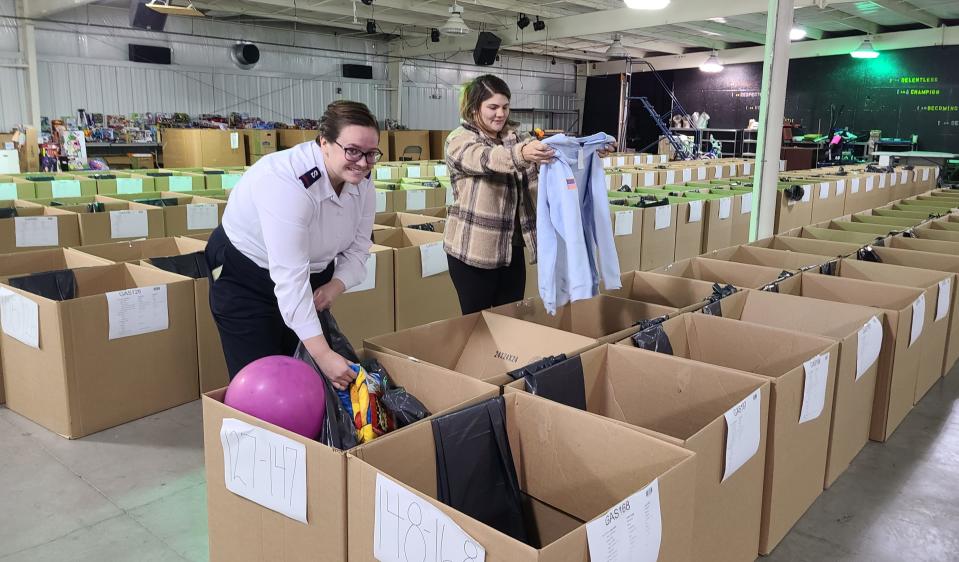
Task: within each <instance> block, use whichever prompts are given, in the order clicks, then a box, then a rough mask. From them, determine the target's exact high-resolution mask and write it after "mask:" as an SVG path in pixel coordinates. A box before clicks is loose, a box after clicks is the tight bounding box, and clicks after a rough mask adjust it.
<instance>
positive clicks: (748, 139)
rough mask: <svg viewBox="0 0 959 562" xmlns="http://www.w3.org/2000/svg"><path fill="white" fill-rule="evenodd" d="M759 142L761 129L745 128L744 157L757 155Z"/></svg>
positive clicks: (742, 152) (742, 153)
mask: <svg viewBox="0 0 959 562" xmlns="http://www.w3.org/2000/svg"><path fill="white" fill-rule="evenodd" d="M758 144H759V131H758V130H757V129H743V143H742V151H741V155H742V156H743V157H754V156H756V145H758Z"/></svg>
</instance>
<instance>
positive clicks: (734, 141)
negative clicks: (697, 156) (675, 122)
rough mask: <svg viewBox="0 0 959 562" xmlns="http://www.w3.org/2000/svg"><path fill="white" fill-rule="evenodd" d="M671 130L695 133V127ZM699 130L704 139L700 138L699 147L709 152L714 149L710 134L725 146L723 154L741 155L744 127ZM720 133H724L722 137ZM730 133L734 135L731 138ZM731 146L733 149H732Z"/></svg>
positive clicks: (672, 128)
mask: <svg viewBox="0 0 959 562" xmlns="http://www.w3.org/2000/svg"><path fill="white" fill-rule="evenodd" d="M669 130H670V131H674V132H676V133H688V134H691V135H692V134H695V133H696V131H695V130H694V129H683V128H678V127H671V128H670V129H669ZM699 132H700V133H702V139H701V140H700V146H699V149H700V150H701V151H703V152H709V151H710V150H711V149H712V143H711V142H710V140H709V137H710V135H712V136H714V137H715V138H716V140H717V141H719V142H720V144H722V147H723V156H739V155H740V154H741V153H742V148H741V143H740V141H741V136H740V135H741V134H742V133H743V130H742V129H709V128H706V129H699ZM720 135H723V136H722V137H721V136H720ZM729 135H732V138H729ZM730 147H731V149H730Z"/></svg>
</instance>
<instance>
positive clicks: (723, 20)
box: [709, 18, 726, 23]
mask: <svg viewBox="0 0 959 562" xmlns="http://www.w3.org/2000/svg"><path fill="white" fill-rule="evenodd" d="M709 21H712V22H716V23H726V18H709Z"/></svg>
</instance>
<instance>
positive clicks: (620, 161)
mask: <svg viewBox="0 0 959 562" xmlns="http://www.w3.org/2000/svg"><path fill="white" fill-rule="evenodd" d="M580 153H582V151H580ZM616 165H617V166H625V165H626V157H625V156H619V157H617V158H616Z"/></svg>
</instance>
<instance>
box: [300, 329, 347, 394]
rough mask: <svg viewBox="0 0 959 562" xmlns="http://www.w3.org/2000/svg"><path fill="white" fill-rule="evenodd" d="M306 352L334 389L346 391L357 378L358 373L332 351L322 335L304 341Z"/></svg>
mask: <svg viewBox="0 0 959 562" xmlns="http://www.w3.org/2000/svg"><path fill="white" fill-rule="evenodd" d="M303 345H304V346H305V347H306V350H307V351H308V352H309V353H310V356H311V357H313V361H315V362H316V366H317V367H318V368H319V369H320V372H322V373H323V376H325V377H326V378H327V379H329V381H330V383H331V384H332V385H333V388H335V389H337V390H346V389H347V388H349V387H350V383H352V382H353V379H355V378H356V373H354V372H353V369H351V368H350V363H349V362H348V361H347V360H346V359H344V358H343V356H341V355H340V354H338V353H336V352H335V351H333V350H332V349H330V346H329V344H327V343H326V338H325V337H323V336H322V335H320V336H314V337H312V338H308V339H306V340H304V341H303Z"/></svg>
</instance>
